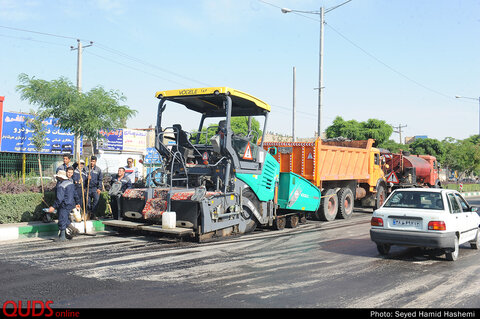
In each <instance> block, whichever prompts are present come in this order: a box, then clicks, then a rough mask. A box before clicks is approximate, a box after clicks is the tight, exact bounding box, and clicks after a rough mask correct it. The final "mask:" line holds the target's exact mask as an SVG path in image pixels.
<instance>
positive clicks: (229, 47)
mask: <svg viewBox="0 0 480 319" xmlns="http://www.w3.org/2000/svg"><path fill="white" fill-rule="evenodd" d="M342 2H343V0H340V1H336V0H335V1H333V0H324V1H313V0H265V1H258V0H156V1H153V0H150V1H133V0H84V1H75V0H43V1H40V0H0V41H1V47H0V95H4V96H5V97H6V99H5V103H4V109H5V110H6V111H20V110H21V111H28V110H29V109H31V108H32V106H30V105H28V103H27V102H25V101H21V100H20V96H19V93H17V92H16V91H15V87H16V85H17V84H18V75H19V74H20V73H26V74H28V75H29V76H35V77H36V78H41V79H45V80H52V79H56V78H59V77H60V76H64V77H67V78H69V79H70V80H71V81H72V82H73V83H75V81H76V58H77V56H76V51H71V50H70V46H76V40H75V39H77V38H79V39H81V40H82V43H83V44H84V45H85V44H88V43H89V41H93V42H94V44H93V46H91V47H88V48H86V49H85V50H84V52H83V81H82V82H83V83H82V87H83V90H84V91H87V90H90V89H91V88H93V87H95V86H97V85H101V86H103V87H105V88H106V89H114V90H119V91H120V92H122V93H123V94H124V95H125V96H126V97H127V104H128V105H129V106H130V107H131V108H133V109H136V110H137V111H138V114H137V116H136V117H135V118H133V119H131V120H129V122H128V127H129V128H145V127H148V126H149V125H154V124H155V116H156V110H157V102H158V101H157V99H156V98H155V97H154V94H155V92H156V91H162V90H169V89H180V88H192V87H205V86H229V87H233V88H236V89H238V90H242V91H245V92H248V93H250V94H252V95H255V96H256V97H258V98H260V99H262V100H264V101H265V102H267V103H269V104H270V105H271V106H272V112H271V116H270V119H269V128H268V130H269V131H274V132H277V133H282V134H291V113H292V111H291V108H292V68H293V67H295V68H296V78H297V85H296V87H297V90H296V96H297V111H298V112H297V124H296V127H297V128H296V135H297V136H299V137H309V136H313V134H314V131H315V130H316V127H317V91H316V90H315V89H314V88H315V87H317V86H318V54H319V22H318V16H316V15H297V14H293V13H289V14H282V13H281V12H280V9H279V7H288V8H291V9H296V10H304V11H311V10H319V8H320V7H321V6H324V7H325V8H330V7H333V6H336V5H338V4H340V3H342ZM326 23H327V24H326V26H325V38H324V39H325V40H324V71H323V72H324V73H323V74H324V86H325V88H324V95H323V101H324V102H323V114H322V128H323V129H325V128H326V127H327V126H328V125H330V124H331V122H332V121H333V119H334V118H335V117H336V116H342V117H343V118H344V119H345V120H351V119H355V120H357V121H366V120H368V119H369V118H377V119H381V120H385V121H386V122H387V123H389V124H391V125H394V126H398V125H402V126H405V125H406V127H404V128H403V129H402V130H403V134H402V135H403V137H405V136H414V135H428V136H429V137H433V138H437V139H443V138H445V137H448V136H449V137H454V138H457V139H464V138H467V137H468V136H470V135H473V134H478V131H479V105H478V101H475V100H469V99H456V98H455V95H461V96H466V97H473V98H478V97H479V96H480V41H479V39H480V2H479V1H478V0H461V1H447V0H421V1H420V0H388V1H387V0H353V1H351V2H349V3H348V4H345V5H344V6H341V7H339V8H337V9H335V10H333V11H330V12H329V13H327V15H326ZM14 29H23V30H30V31H36V32H40V33H48V34H51V35H44V34H39V33H32V32H23V31H19V30H14ZM54 35H55V36H54ZM60 36H61V37H60ZM169 120H171V121H172V123H169V124H173V123H176V122H181V123H183V124H184V125H183V126H184V127H186V128H188V129H194V128H196V124H197V123H196V120H197V119H196V118H195V119H190V118H186V113H185V112H183V110H178V111H176V112H173V113H172V114H171V115H170V118H169ZM391 138H392V139H394V140H396V141H398V139H399V136H398V134H395V133H394V134H392V137H391Z"/></svg>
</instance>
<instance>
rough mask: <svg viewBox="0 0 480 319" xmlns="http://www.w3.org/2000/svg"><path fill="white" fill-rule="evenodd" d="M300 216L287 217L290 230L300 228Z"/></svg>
mask: <svg viewBox="0 0 480 319" xmlns="http://www.w3.org/2000/svg"><path fill="white" fill-rule="evenodd" d="M298 220H299V218H298V216H297V215H292V216H288V217H287V227H288V228H296V227H297V226H298Z"/></svg>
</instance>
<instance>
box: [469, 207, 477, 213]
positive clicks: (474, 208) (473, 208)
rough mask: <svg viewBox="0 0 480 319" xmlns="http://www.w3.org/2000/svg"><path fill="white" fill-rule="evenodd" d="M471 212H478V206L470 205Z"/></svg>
mask: <svg viewBox="0 0 480 319" xmlns="http://www.w3.org/2000/svg"><path fill="white" fill-rule="evenodd" d="M470 211H471V212H475V213H476V212H478V207H470Z"/></svg>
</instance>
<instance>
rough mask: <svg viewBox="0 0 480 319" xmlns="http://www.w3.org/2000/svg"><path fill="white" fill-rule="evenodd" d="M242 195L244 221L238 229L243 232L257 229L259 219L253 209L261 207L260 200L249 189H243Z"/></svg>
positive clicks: (241, 215)
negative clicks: (257, 219)
mask: <svg viewBox="0 0 480 319" xmlns="http://www.w3.org/2000/svg"><path fill="white" fill-rule="evenodd" d="M242 197H243V201H242V212H241V213H240V219H241V220H242V222H241V223H240V224H239V225H238V231H239V232H240V233H241V234H243V233H249V232H252V231H254V230H255V228H256V227H257V221H256V218H255V215H254V214H253V209H257V210H258V209H259V208H260V201H259V200H258V198H257V196H255V194H254V193H253V192H252V191H251V190H249V189H247V190H245V191H243V194H242Z"/></svg>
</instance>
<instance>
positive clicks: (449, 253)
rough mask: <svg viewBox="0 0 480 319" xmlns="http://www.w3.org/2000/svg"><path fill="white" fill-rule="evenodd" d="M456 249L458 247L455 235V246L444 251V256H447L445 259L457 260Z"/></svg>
mask: <svg viewBox="0 0 480 319" xmlns="http://www.w3.org/2000/svg"><path fill="white" fill-rule="evenodd" d="M458 250H459V247H458V237H457V236H455V248H454V250H453V251H452V250H449V251H447V252H446V253H445V256H446V257H447V260H449V261H455V260H457V258H458Z"/></svg>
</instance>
